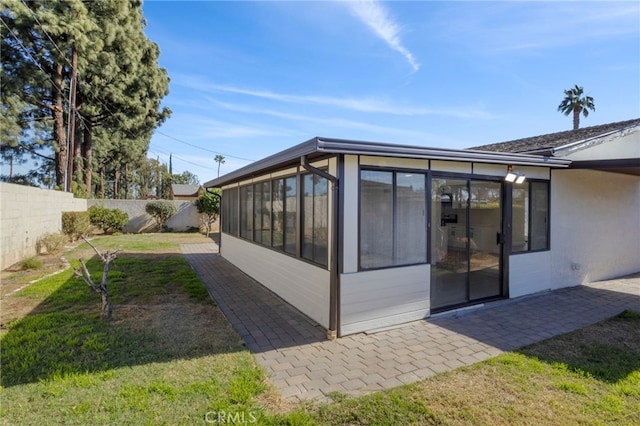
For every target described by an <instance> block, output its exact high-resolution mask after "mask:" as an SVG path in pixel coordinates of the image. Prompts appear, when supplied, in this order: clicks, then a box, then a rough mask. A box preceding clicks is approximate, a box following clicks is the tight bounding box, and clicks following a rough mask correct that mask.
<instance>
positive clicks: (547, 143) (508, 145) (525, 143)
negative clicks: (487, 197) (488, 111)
mask: <svg viewBox="0 0 640 426" xmlns="http://www.w3.org/2000/svg"><path fill="white" fill-rule="evenodd" d="M638 125H640V118H635V119H633V120H626V121H618V122H617V123H608V124H601V125H599V126H591V127H584V128H582V129H577V130H568V131H565V132H557V133H549V134H547V135H540V136H533V137H529V138H523V139H516V140H512V141H507V142H500V143H493V144H489V145H482V146H476V147H473V148H469V149H476V150H480V151H494V152H513V153H526V152H532V151H543V150H546V149H553V148H557V147H560V146H564V145H567V144H570V143H574V142H579V141H583V140H586V139H590V138H593V137H597V136H602V135H605V134H607V133H612V132H616V131H620V130H623V129H625V128H628V127H633V126H638Z"/></svg>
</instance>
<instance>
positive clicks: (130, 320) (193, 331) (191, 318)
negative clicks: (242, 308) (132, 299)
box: [113, 294, 243, 353]
mask: <svg viewBox="0 0 640 426" xmlns="http://www.w3.org/2000/svg"><path fill="white" fill-rule="evenodd" d="M170 299H171V300H170V301H169V300H168V297H166V295H165V296H163V297H158V298H154V299H153V300H151V301H149V303H146V304H123V305H115V306H114V311H113V316H114V318H115V320H116V322H120V323H126V324H127V325H129V326H131V327H133V328H136V329H139V330H146V331H150V332H152V333H153V334H156V335H158V336H161V337H162V341H163V342H164V345H166V349H167V350H168V351H170V352H173V351H175V352H176V353H185V352H191V351H197V350H198V349H202V348H207V347H208V348H215V350H219V351H221V352H225V351H233V350H238V349H240V348H242V344H243V343H242V340H241V339H240V337H239V336H238V335H237V334H236V333H235V331H233V329H232V328H231V326H230V325H229V323H228V322H227V320H226V318H225V317H224V315H222V313H221V312H220V310H219V309H218V308H217V307H216V306H215V305H214V304H213V303H194V302H193V300H192V299H189V297H188V296H186V295H182V294H173V295H171V297H170ZM221 345H223V346H224V347H221Z"/></svg>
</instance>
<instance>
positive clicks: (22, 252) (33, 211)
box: [0, 183, 87, 269]
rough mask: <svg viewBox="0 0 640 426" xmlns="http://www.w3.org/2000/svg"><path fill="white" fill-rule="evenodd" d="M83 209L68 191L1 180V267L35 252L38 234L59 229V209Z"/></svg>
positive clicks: (81, 200) (80, 202) (81, 202)
mask: <svg viewBox="0 0 640 426" xmlns="http://www.w3.org/2000/svg"><path fill="white" fill-rule="evenodd" d="M86 209H87V200H84V199H80V198H74V197H73V194H70V193H67V192H61V191H51V190H47V189H40V188H32V187H29V186H24V185H14V184H10V183H0V244H1V247H0V250H1V254H2V257H1V258H0V269H5V268H8V267H9V266H11V265H13V264H14V263H16V262H19V261H21V260H23V259H25V258H27V257H30V256H34V255H35V254H36V243H37V241H38V239H39V238H40V237H42V236H43V235H45V234H47V233H55V232H60V231H61V229H62V212H66V211H85V210H86Z"/></svg>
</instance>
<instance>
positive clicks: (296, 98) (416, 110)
mask: <svg viewBox="0 0 640 426" xmlns="http://www.w3.org/2000/svg"><path fill="white" fill-rule="evenodd" d="M178 81H179V83H178ZM174 82H175V84H180V85H182V86H185V87H189V88H194V89H198V90H199V91H208V92H224V93H232V94H238V95H243V96H251V97H255V98H259V99H267V100H272V101H277V102H283V103H290V104H304V105H318V106H327V107H336V108H342V109H346V110H350V111H357V112H368V113H381V114H391V115H397V116H408V117H411V116H422V115H425V116H426V115H441V116H448V117H458V118H479V119H491V118H495V116H494V115H493V114H490V113H488V112H486V111H484V110H483V109H482V108H470V107H468V106H467V105H465V106H463V107H436V108H426V107H416V106H412V105H403V104H397V103H392V102H390V101H387V100H384V99H376V98H349V97H335V96H318V95H291V94H287V93H278V92H273V91H270V90H260V89H246V88H241V87H236V86H230V85H223V84H215V83H208V82H207V81H206V80H203V79H201V78H198V77H195V78H194V77H188V76H180V77H178V78H176V79H175V80H174Z"/></svg>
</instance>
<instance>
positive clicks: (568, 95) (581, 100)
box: [558, 84, 596, 130]
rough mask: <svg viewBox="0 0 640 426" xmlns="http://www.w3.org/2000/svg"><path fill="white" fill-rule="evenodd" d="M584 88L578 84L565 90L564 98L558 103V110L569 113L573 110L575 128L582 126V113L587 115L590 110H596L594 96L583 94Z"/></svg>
mask: <svg viewBox="0 0 640 426" xmlns="http://www.w3.org/2000/svg"><path fill="white" fill-rule="evenodd" d="M583 93H584V89H583V88H582V87H581V86H578V85H577V84H576V86H575V87H573V88H571V89H569V90H565V91H564V99H563V100H562V102H560V105H558V111H561V112H562V113H564V115H569V114H571V113H572V112H573V130H576V129H577V128H578V127H580V113H581V112H582V115H584V116H585V117H587V116H588V115H589V110H591V111H595V110H596V107H595V105H594V104H593V98H592V97H591V96H584V97H583V96H582V94H583Z"/></svg>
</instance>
